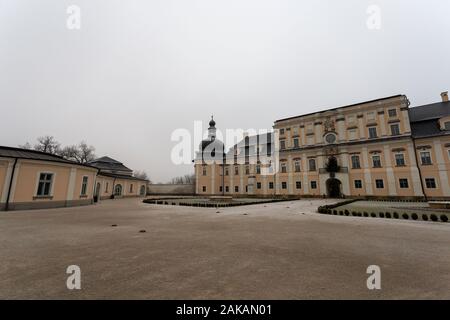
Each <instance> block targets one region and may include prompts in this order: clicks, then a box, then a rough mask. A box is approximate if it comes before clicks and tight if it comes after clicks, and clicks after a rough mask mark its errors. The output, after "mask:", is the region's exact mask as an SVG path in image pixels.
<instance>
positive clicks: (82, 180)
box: [80, 175, 89, 196]
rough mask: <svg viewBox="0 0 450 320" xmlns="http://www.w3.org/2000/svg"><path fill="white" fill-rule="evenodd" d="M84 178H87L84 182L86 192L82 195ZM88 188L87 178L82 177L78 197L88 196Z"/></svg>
mask: <svg viewBox="0 0 450 320" xmlns="http://www.w3.org/2000/svg"><path fill="white" fill-rule="evenodd" d="M84 178H87V180H86V190H85V192H84V193H83V184H84ZM88 186H89V176H87V175H84V176H82V177H81V190H80V196H87V194H88Z"/></svg>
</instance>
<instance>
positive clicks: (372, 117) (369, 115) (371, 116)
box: [367, 111, 376, 121]
mask: <svg viewBox="0 0 450 320" xmlns="http://www.w3.org/2000/svg"><path fill="white" fill-rule="evenodd" d="M375 118H376V117H375V112H374V111H371V112H368V113H367V120H369V121H374V120H375Z"/></svg>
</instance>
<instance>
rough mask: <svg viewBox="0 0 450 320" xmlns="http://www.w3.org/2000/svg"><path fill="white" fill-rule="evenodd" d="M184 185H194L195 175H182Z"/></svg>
mask: <svg viewBox="0 0 450 320" xmlns="http://www.w3.org/2000/svg"><path fill="white" fill-rule="evenodd" d="M184 183H185V184H194V183H195V174H185V175H184Z"/></svg>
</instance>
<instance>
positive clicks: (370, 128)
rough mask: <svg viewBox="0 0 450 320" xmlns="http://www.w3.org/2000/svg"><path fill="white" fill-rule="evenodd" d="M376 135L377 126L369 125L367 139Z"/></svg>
mask: <svg viewBox="0 0 450 320" xmlns="http://www.w3.org/2000/svg"><path fill="white" fill-rule="evenodd" d="M376 137H377V127H369V139H375V138H376Z"/></svg>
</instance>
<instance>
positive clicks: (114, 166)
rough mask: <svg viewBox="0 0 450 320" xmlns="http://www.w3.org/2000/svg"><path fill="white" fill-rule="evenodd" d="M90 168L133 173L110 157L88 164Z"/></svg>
mask: <svg viewBox="0 0 450 320" xmlns="http://www.w3.org/2000/svg"><path fill="white" fill-rule="evenodd" d="M89 164H90V165H91V166H94V167H96V168H99V169H100V170H111V171H124V172H130V173H131V172H133V170H131V169H130V168H127V167H125V166H124V165H123V163H121V162H119V161H117V160H114V159H112V158H110V157H101V158H98V159H95V160H92V161H90V162H89Z"/></svg>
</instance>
